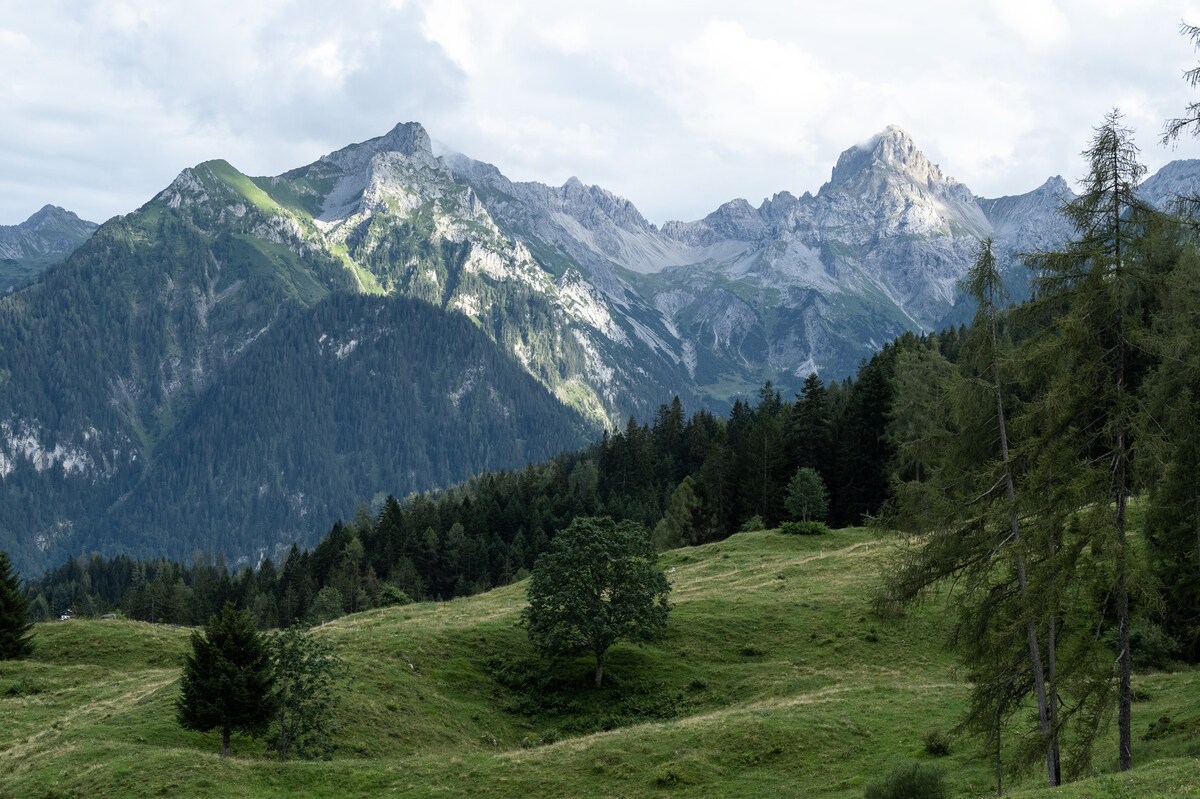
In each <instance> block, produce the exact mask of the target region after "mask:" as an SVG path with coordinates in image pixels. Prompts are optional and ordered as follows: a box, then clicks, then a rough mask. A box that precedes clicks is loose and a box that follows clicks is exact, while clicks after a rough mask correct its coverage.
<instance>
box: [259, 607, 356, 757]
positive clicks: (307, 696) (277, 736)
mask: <svg viewBox="0 0 1200 799" xmlns="http://www.w3.org/2000/svg"><path fill="white" fill-rule="evenodd" d="M271 659H272V662H273V663H274V666H275V678H276V698H277V702H276V708H275V719H274V722H273V726H272V733H271V738H270V744H271V746H272V747H273V748H274V749H275V751H277V752H279V759H280V760H287V759H288V757H290V756H293V755H294V756H296V757H301V758H306V759H318V758H325V759H327V758H328V757H329V756H330V754H332V753H333V750H334V749H335V748H336V744H335V743H334V733H335V732H336V730H335V728H334V724H333V715H334V710H335V709H336V707H337V705H338V701H339V696H338V682H339V676H338V675H339V672H340V670H341V665H342V663H341V660H340V659H339V658H338V656H337V655H336V654H335V653H334V651H333V647H332V646H330V644H329V642H328V641H326V640H325V639H324V638H318V637H317V636H315V635H313V634H312V632H310V631H309V630H307V629H305V628H304V627H301V626H299V625H293V626H291V627H289V628H288V629H286V630H284V631H283V632H281V633H279V634H278V635H276V636H275V638H274V639H273V640H272V641H271Z"/></svg>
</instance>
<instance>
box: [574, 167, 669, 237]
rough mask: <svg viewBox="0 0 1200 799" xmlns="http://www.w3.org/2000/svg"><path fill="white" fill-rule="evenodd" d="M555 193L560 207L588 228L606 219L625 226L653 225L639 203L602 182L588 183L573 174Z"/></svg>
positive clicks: (631, 227) (647, 228)
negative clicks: (602, 184) (598, 183)
mask: <svg viewBox="0 0 1200 799" xmlns="http://www.w3.org/2000/svg"><path fill="white" fill-rule="evenodd" d="M556 193H557V194H558V195H559V199H560V202H561V210H562V211H563V212H565V213H567V214H568V215H570V216H572V217H574V218H575V219H577V220H578V221H579V222H580V224H582V225H583V226H584V227H587V228H589V229H591V228H594V227H595V226H596V225H601V224H604V223H605V222H606V221H609V222H612V223H613V224H615V225H616V226H617V227H619V228H622V229H625V230H641V231H649V230H653V229H654V226H653V225H651V224H650V222H649V221H647V219H646V218H645V217H644V216H642V212H641V211H639V210H638V209H637V206H635V205H634V204H633V203H632V202H630V201H629V200H627V199H625V198H624V197H622V196H621V195H619V194H614V193H613V192H611V191H609V190H608V189H606V188H604V187H602V186H595V185H589V184H586V183H584V182H583V181H582V180H580V179H579V178H577V177H574V176H571V177H570V178H567V182H566V183H564V184H563V185H562V187H561V188H559V189H558V190H557V192H556Z"/></svg>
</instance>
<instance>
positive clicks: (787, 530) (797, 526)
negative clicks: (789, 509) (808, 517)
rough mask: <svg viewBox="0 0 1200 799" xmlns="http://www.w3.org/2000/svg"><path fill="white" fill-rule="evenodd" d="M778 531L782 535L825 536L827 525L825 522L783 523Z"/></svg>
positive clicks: (827, 529) (827, 530)
mask: <svg viewBox="0 0 1200 799" xmlns="http://www.w3.org/2000/svg"><path fill="white" fill-rule="evenodd" d="M779 530H780V532H782V533H783V534H784V535H825V534H826V533H828V532H829V525H827V524H825V522H783V523H782V524H780V525H779Z"/></svg>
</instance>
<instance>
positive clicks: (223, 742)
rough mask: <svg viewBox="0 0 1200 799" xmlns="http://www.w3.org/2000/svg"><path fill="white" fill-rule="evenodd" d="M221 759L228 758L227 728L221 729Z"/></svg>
mask: <svg viewBox="0 0 1200 799" xmlns="http://www.w3.org/2000/svg"><path fill="white" fill-rule="evenodd" d="M221 757H229V728H228V727H222V728H221Z"/></svg>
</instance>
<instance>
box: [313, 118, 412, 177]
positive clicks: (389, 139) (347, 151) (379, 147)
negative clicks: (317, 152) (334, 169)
mask: <svg viewBox="0 0 1200 799" xmlns="http://www.w3.org/2000/svg"><path fill="white" fill-rule="evenodd" d="M380 153H400V154H402V155H406V156H416V157H418V158H423V159H429V160H433V142H432V141H431V140H430V138H429V133H427V132H426V130H425V128H424V127H423V126H422V125H421V123H419V122H401V123H400V124H398V125H396V127H394V128H392V129H391V130H390V131H388V132H387V133H386V134H384V135H383V136H376V137H375V138H373V139H367V140H366V141H364V142H359V143H358V144H351V145H349V146H348V147H343V148H342V149H340V150H336V151H334V152H332V153H330V154H329V155H324V156H321V159H320V161H322V162H325V163H329V164H335V165H337V166H338V167H339V168H340V169H341V170H342V171H343V172H360V171H363V170H364V169H366V167H367V165H368V164H370V162H371V159H372V158H374V157H375V156H376V155H379V154H380Z"/></svg>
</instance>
